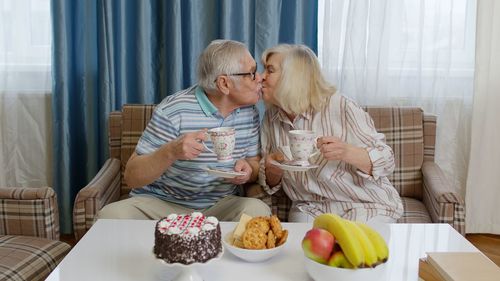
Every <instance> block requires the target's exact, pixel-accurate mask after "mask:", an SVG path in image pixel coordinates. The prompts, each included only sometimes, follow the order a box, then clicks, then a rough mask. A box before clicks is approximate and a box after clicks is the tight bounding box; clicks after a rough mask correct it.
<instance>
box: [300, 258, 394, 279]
mask: <svg viewBox="0 0 500 281" xmlns="http://www.w3.org/2000/svg"><path fill="white" fill-rule="evenodd" d="M304 259H305V263H306V270H307V273H308V274H309V276H311V278H312V279H314V280H315V281H331V280H349V281H367V280H381V281H383V280H386V276H387V263H383V264H379V265H377V266H376V267H375V268H358V269H347V268H338V267H331V266H328V265H324V264H321V263H318V262H315V261H313V260H311V259H309V258H307V257H304Z"/></svg>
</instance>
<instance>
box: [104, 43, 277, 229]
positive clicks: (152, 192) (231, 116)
mask: <svg viewBox="0 0 500 281" xmlns="http://www.w3.org/2000/svg"><path fill="white" fill-rule="evenodd" d="M256 71H257V65H256V63H255V60H254V59H253V57H252V56H251V55H250V53H249V51H248V50H247V48H246V47H245V45H243V44H242V43H240V42H236V41H230V40H215V41H213V42H211V43H210V45H208V47H207V48H206V49H205V50H204V51H203V52H202V54H201V55H200V57H199V60H198V85H194V86H192V87H190V88H188V89H185V90H182V91H180V92H177V93H175V94H173V95H171V96H168V97H166V98H165V99H164V100H163V101H162V102H161V103H160V104H159V105H158V106H157V107H156V108H155V111H154V113H153V116H152V118H151V121H150V122H149V124H148V126H147V128H146V130H145V131H144V133H143V135H142V136H141V138H140V140H139V142H138V144H137V147H136V149H135V153H133V154H132V155H131V157H130V159H129V161H128V163H127V166H126V169H125V181H126V183H127V184H128V185H129V186H130V187H132V188H133V189H132V191H131V192H130V195H131V198H129V199H126V200H122V201H118V202H115V203H112V204H109V205H107V206H106V207H104V208H103V209H102V210H101V211H100V212H99V214H98V217H99V218H128V219H159V218H161V217H164V216H166V215H168V214H170V213H177V214H179V213H190V212H193V211H201V212H203V213H204V214H205V215H207V216H215V217H217V218H218V219H219V220H238V219H239V217H240V215H241V214H242V213H246V214H249V215H252V216H268V215H270V213H271V212H270V209H269V207H268V206H267V205H266V204H265V203H264V202H262V201H260V200H258V199H254V198H246V197H240V196H238V193H239V191H240V188H239V187H240V185H242V184H244V183H247V182H252V181H255V180H256V179H257V177H258V170H259V161H260V155H259V151H260V145H259V113H258V110H257V108H256V106H255V104H256V103H257V101H258V100H259V95H260V90H261V77H260V75H259V74H258V73H257V72H256ZM215 127H233V128H234V129H235V132H236V142H235V149H234V152H233V158H234V159H236V161H234V162H231V163H230V164H229V165H231V168H233V169H234V171H236V172H241V173H242V174H243V175H241V176H237V177H234V178H226V179H224V178H219V177H217V176H214V175H210V174H207V173H206V172H204V168H205V167H207V166H209V165H218V162H217V157H216V155H215V154H214V153H212V152H210V151H208V150H206V149H205V147H204V145H203V143H202V141H204V140H205V138H206V134H205V131H206V128H215Z"/></svg>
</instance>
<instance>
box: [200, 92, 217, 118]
mask: <svg viewBox="0 0 500 281" xmlns="http://www.w3.org/2000/svg"><path fill="white" fill-rule="evenodd" d="M194 95H195V97H196V99H197V100H198V104H199V105H200V107H201V110H203V112H204V113H205V115H206V116H212V115H214V113H216V112H217V111H219V110H218V109H217V107H215V105H214V104H213V103H212V102H211V101H210V100H209V99H208V97H207V94H205V92H204V91H203V89H202V88H201V87H200V86H198V87H196V90H195V92H194Z"/></svg>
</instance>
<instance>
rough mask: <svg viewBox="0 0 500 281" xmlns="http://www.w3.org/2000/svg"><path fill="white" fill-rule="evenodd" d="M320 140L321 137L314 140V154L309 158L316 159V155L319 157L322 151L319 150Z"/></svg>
mask: <svg viewBox="0 0 500 281" xmlns="http://www.w3.org/2000/svg"><path fill="white" fill-rule="evenodd" d="M318 139H319V137H315V138H314V150H315V151H314V152H313V153H312V154H311V155H309V158H312V157H315V156H316V155H318V154H319V153H320V152H321V151H320V150H319V149H318Z"/></svg>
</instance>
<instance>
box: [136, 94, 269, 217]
mask: <svg viewBox="0 0 500 281" xmlns="http://www.w3.org/2000/svg"><path fill="white" fill-rule="evenodd" d="M216 127H234V128H235V131H236V144H235V149H234V152H233V158H234V159H235V160H237V159H242V158H247V157H254V156H257V155H259V153H260V142H259V112H258V110H257V107H256V106H247V107H241V108H239V109H236V110H234V111H233V112H232V113H231V114H230V115H229V116H227V117H226V118H224V117H222V116H221V114H220V112H219V111H218V109H217V108H216V107H215V106H214V105H213V104H212V103H211V102H210V100H209V99H208V98H207V96H206V94H205V93H204V92H203V89H201V88H200V87H198V86H196V85H195V86H192V87H190V88H188V89H185V90H182V91H180V92H177V93H175V94H174V95H171V96H168V97H166V98H165V99H164V100H163V101H162V102H161V103H160V104H159V105H158V106H157V107H156V108H155V111H154V113H153V116H152V118H151V120H150V122H149V124H148V126H147V127H146V130H145V131H144V133H143V134H142V136H141V138H140V139H139V142H138V143H137V147H136V150H135V151H136V153H137V154H138V155H143V154H150V153H152V152H153V151H155V150H157V149H158V148H160V147H161V146H162V145H164V144H166V143H168V142H170V141H172V140H174V139H176V138H178V137H179V136H181V135H182V134H185V133H189V132H196V131H200V130H202V129H205V128H207V129H211V128H216ZM205 143H206V145H207V146H208V147H209V148H210V149H212V142H210V141H207V142H205ZM221 165H222V166H225V167H228V166H230V167H233V166H234V163H228V164H221V163H219V162H217V157H216V155H215V154H214V153H212V152H209V151H204V152H202V153H201V154H200V155H199V156H198V157H197V158H196V159H193V160H177V161H175V162H174V163H173V164H172V166H170V167H169V168H168V169H167V170H166V171H165V172H164V173H163V174H162V175H161V176H160V178H158V179H157V180H155V181H154V182H153V183H151V184H149V185H147V186H144V187H142V188H137V189H132V191H131V192H130V195H132V196H138V195H149V196H155V197H158V198H160V199H162V200H165V201H169V202H172V203H176V204H180V205H183V206H185V207H188V208H192V209H204V208H208V207H211V206H212V205H214V204H215V203H216V202H217V201H218V200H219V199H221V198H223V197H225V196H227V195H230V194H236V192H237V186H236V185H234V184H231V183H228V182H225V181H224V179H222V178H218V177H216V176H212V175H209V174H207V173H206V172H204V170H203V169H204V168H205V167H207V166H221Z"/></svg>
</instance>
